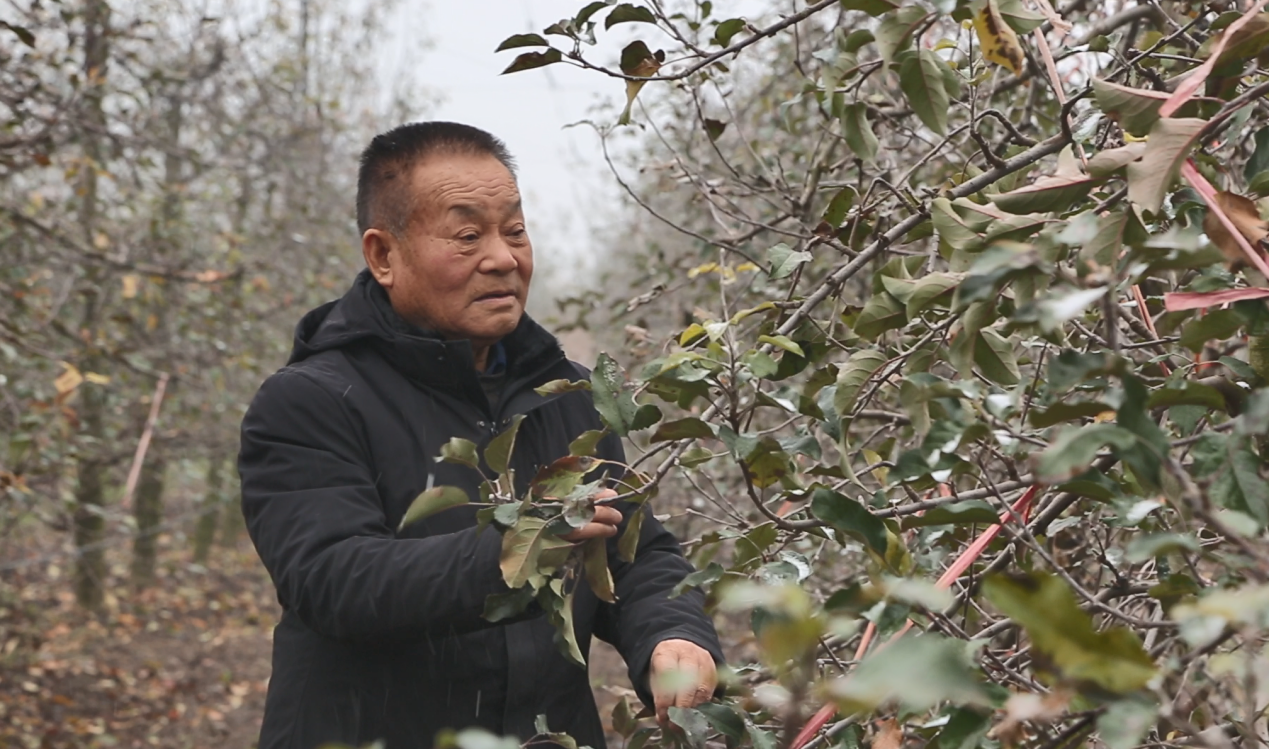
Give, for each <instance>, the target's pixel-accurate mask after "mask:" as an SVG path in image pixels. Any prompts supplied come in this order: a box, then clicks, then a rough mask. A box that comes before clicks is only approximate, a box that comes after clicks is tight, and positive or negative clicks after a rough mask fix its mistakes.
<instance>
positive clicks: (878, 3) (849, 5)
mask: <svg viewBox="0 0 1269 749" xmlns="http://www.w3.org/2000/svg"><path fill="white" fill-rule="evenodd" d="M898 7H899V3H897V2H895V0H842V10H861V11H863V12H865V13H867V14H868V15H870V16H872V17H873V18H880V17H881V16H883V15H885V14H887V13H889V12H890V11H892V10H895V9H897V8H898Z"/></svg>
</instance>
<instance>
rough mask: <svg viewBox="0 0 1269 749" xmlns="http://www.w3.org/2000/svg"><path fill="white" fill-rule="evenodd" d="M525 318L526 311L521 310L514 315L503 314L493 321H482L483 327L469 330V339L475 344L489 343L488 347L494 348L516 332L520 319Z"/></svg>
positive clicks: (474, 327)
mask: <svg viewBox="0 0 1269 749" xmlns="http://www.w3.org/2000/svg"><path fill="white" fill-rule="evenodd" d="M523 316H524V310H522V309H521V310H517V311H516V312H515V313H514V314H511V313H507V314H502V315H498V316H497V317H495V318H493V319H489V320H486V321H482V322H483V324H482V325H479V326H473V327H472V328H471V329H469V331H468V334H469V335H468V337H469V338H470V339H471V340H472V341H473V342H480V343H485V342H487V345H490V346H492V345H493V344H495V343H497V342H498V341H501V340H502V339H503V338H506V337H507V336H509V335H511V334H512V333H513V332H515V329H516V327H517V326H518V325H519V324H520V318H521V317H523Z"/></svg>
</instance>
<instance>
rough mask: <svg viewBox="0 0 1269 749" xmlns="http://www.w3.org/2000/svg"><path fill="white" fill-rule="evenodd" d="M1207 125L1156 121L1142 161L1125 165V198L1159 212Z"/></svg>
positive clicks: (1187, 119)
mask: <svg viewBox="0 0 1269 749" xmlns="http://www.w3.org/2000/svg"><path fill="white" fill-rule="evenodd" d="M1206 125H1207V120H1200V119H1197V118H1193V117H1164V118H1163V119H1161V120H1159V121H1158V122H1156V123H1155V124H1154V127H1152V128H1150V139H1149V140H1148V141H1146V148H1145V150H1144V151H1143V152H1142V154H1141V159H1140V160H1139V161H1134V162H1132V163H1131V164H1129V165H1128V199H1129V200H1131V201H1132V202H1134V203H1136V204H1137V205H1139V206H1141V209H1142V210H1144V211H1148V212H1150V213H1158V212H1159V208H1160V207H1162V206H1163V198H1164V197H1165V196H1166V195H1167V194H1168V191H1169V190H1170V189H1171V188H1172V184H1173V183H1174V182H1176V178H1177V175H1178V174H1179V173H1180V171H1181V164H1182V163H1183V162H1184V161H1185V159H1186V158H1187V157H1188V156H1189V155H1190V149H1191V148H1192V147H1193V146H1194V141H1195V140H1197V139H1198V136H1199V133H1200V132H1202V131H1203V128H1204V126H1206Z"/></svg>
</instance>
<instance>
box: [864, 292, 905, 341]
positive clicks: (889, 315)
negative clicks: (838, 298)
mask: <svg viewBox="0 0 1269 749" xmlns="http://www.w3.org/2000/svg"><path fill="white" fill-rule="evenodd" d="M907 322H908V317H907V312H906V311H905V309H904V306H903V303H902V302H900V301H899V300H898V299H895V298H894V297H892V296H890V295H889V294H886V293H881V294H873V295H872V296H871V297H870V298H869V299H868V301H867V302H866V303H865V304H864V308H863V310H862V311H861V312H860V313H859V317H857V318H855V326H854V328H855V333H857V334H858V335H860V336H861V337H863V338H866V339H868V340H870V341H875V340H876V339H877V337H878V336H880V335H881V334H882V333H884V332H886V331H887V330H894V329H895V328H902V327H903V326H904V325H905V324H907Z"/></svg>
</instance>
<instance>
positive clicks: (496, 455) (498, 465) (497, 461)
mask: <svg viewBox="0 0 1269 749" xmlns="http://www.w3.org/2000/svg"><path fill="white" fill-rule="evenodd" d="M523 421H524V414H520V415H519V416H516V417H515V418H513V419H512V420H511V426H509V427H507V429H506V430H505V431H503V432H502V433H500V434H499V435H498V436H497V437H494V438H493V439H491V440H489V444H488V445H487V446H486V447H485V462H486V463H488V464H489V467H490V468H491V469H492V470H493V471H494V473H498V474H503V473H506V472H507V468H508V467H509V466H510V465H511V451H512V450H514V449H515V444H516V433H517V432H519V431H520V424H521V422H523Z"/></svg>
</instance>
